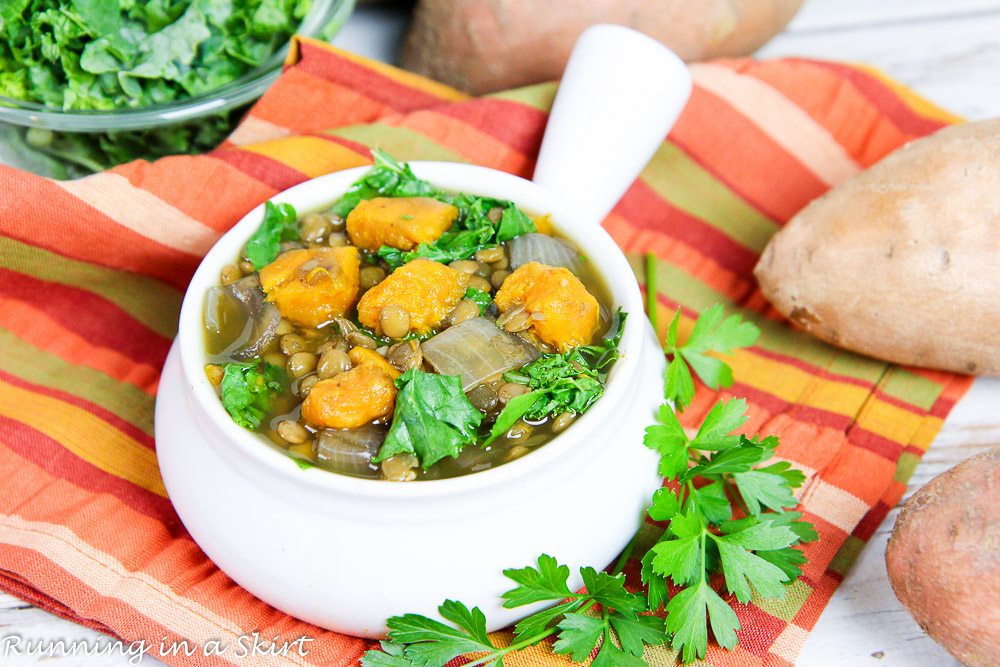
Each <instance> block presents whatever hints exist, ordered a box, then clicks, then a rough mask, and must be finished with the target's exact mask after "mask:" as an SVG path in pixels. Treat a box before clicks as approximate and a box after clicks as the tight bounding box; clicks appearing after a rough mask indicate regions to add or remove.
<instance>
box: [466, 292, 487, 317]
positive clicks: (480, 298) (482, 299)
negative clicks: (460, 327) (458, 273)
mask: <svg viewBox="0 0 1000 667" xmlns="http://www.w3.org/2000/svg"><path fill="white" fill-rule="evenodd" d="M465 298H466V299H468V300H469V301H474V302H475V304H476V305H477V306H479V314H480V315H482V314H483V313H485V312H486V310H487V309H488V308H489V307H490V304H491V303H493V297H492V296H490V293H489V292H484V291H483V290H481V289H476V288H475V287H469V288H468V289H466V290H465Z"/></svg>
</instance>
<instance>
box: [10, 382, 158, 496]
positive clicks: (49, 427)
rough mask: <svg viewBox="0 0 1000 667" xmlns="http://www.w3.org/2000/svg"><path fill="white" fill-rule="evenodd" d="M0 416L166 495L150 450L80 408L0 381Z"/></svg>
mask: <svg viewBox="0 0 1000 667" xmlns="http://www.w3.org/2000/svg"><path fill="white" fill-rule="evenodd" d="M0 416H3V417H8V418H10V419H13V420H15V421H19V422H21V423H23V424H27V425H28V426H30V427H32V428H33V429H35V430H37V431H41V432H42V433H44V434H45V435H47V436H49V437H50V438H52V439H53V440H55V441H56V442H59V443H60V444H62V446H63V447H65V448H66V449H68V450H69V451H71V452H73V454H75V455H76V456H78V457H79V458H81V459H83V460H84V461H86V462H87V463H90V464H91V465H94V466H96V467H98V468H100V469H101V470H103V471H105V472H107V473H109V474H111V475H115V476H116V477H120V478H121V479H124V480H126V481H129V482H132V483H133V484H135V485H136V486H139V487H142V488H143V489H146V490H147V491H152V492H153V493H155V494H157V495H160V496H163V497H166V495H167V490H166V489H165V488H163V480H162V479H160V470H159V467H158V466H157V464H156V455H155V454H154V453H153V451H152V450H150V449H149V448H148V447H144V446H143V445H142V444H140V443H139V442H136V441H135V440H133V439H132V438H130V437H128V436H127V435H125V434H124V433H122V432H121V431H119V430H118V429H116V428H115V427H113V426H111V425H110V424H108V423H107V422H105V421H104V420H102V419H100V418H98V417H96V416H95V415H93V414H91V413H90V412H87V411H86V410H84V409H83V408H79V407H77V406H75V405H70V404H69V403H65V402H63V401H60V400H59V399H56V398H52V397H50V396H44V395H42V394H36V393H34V392H31V391H28V390H26V389H21V388H20V387H15V386H13V385H11V384H8V383H6V382H3V381H0Z"/></svg>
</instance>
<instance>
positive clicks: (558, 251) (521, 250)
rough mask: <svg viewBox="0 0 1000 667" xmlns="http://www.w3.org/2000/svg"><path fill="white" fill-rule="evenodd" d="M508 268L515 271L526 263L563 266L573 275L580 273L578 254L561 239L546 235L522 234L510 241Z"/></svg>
mask: <svg viewBox="0 0 1000 667" xmlns="http://www.w3.org/2000/svg"><path fill="white" fill-rule="evenodd" d="M508 248H509V249H510V266H511V268H514V269H516V268H517V267H519V266H521V265H522V264H527V263H528V262H540V263H542V264H547V265H549V266H563V267H565V268H567V269H569V270H570V271H572V272H573V273H579V271H580V253H578V252H577V251H576V250H575V249H573V248H572V247H571V246H570V245H569V244H568V243H566V242H565V241H563V240H562V239H557V238H556V237H554V236H548V235H546V234H524V235H523V236H518V237H516V238H514V239H511V241H510V243H509V244H508Z"/></svg>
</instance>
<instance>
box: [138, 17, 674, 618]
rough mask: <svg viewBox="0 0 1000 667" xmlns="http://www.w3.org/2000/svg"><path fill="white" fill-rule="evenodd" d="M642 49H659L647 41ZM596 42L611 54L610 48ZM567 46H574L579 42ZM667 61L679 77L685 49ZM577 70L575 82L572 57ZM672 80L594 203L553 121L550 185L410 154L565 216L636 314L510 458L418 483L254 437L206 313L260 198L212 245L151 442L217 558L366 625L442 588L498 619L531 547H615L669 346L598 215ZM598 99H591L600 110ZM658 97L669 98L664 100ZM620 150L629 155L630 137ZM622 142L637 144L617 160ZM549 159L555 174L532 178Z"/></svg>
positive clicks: (318, 189) (318, 611) (589, 554)
mask: <svg viewBox="0 0 1000 667" xmlns="http://www.w3.org/2000/svg"><path fill="white" fill-rule="evenodd" d="M602 30H604V34H603V35H597V37H598V39H597V42H598V44H597V46H601V47H607V46H609V44H608V39H612V40H615V41H621V40H622V39H624V40H625V42H624V46H622V45H621V44H619V45H618V46H619V47H620V48H618V49H617V52H622V49H625V48H626V47H627V48H632V49H633V50H634V49H640V51H642V52H643V53H644V54H645V55H644V57H647V58H648V57H652V56H651V55H649V53H653V54H656V55H657V57H660V51H662V47H659V45H655V46H654V44H653V43H652V42H651V40H647V39H646V38H642V37H641V36H639V37H636V36H635V35H637V33H632V32H631V31H627V30H625V29H621V28H613V29H604V28H602ZM598 32H600V31H598ZM590 34H591V35H593V34H594V33H593V32H591V33H590ZM609 34H610V37H608V35H609ZM584 39H586V35H585V37H584ZM649 49H656V51H652V52H649V53H646V50H649ZM590 51H593V49H590ZM598 52H599V53H600V52H603V53H605V54H606V53H608V51H606V50H605V49H604V48H601V49H600V50H599V51H598ZM669 55H670V56H672V54H669ZM574 61H576V62H579V59H578V58H577V57H576V56H574ZM664 62H669V64H670V66H671V67H677V68H679V69H678V70H677V71H683V74H684V75H686V70H683V67H682V66H680V64H679V61H677V62H676V63H674V60H669V59H667V60H664ZM571 69H572V65H571ZM612 69H614V68H612ZM586 71H587V72H588V73H590V72H591V71H592V70H591V69H587V70H586ZM640 75H641V73H636V76H640ZM676 76H679V75H676V74H675V77H676ZM567 77H568V80H570V81H572V80H573V79H572V78H571V77H569V72H568V73H567ZM675 84H676V82H675V81H672V83H671V85H672V86H674V87H676V86H675ZM688 86H689V84H688ZM563 88H564V91H563V92H561V93H560V98H559V101H557V109H556V110H555V111H554V112H553V116H552V120H550V125H552V124H555V125H557V126H559V125H563V126H564V123H563V122H562V121H560V120H559V114H560V113H562V112H560V111H559V109H558V107H559V105H560V104H562V105H563V108H564V109H566V108H571V107H572V105H568V104H566V103H565V100H566V99H568V98H567V97H566V95H567V93H565V90H566V89H567V84H566V83H564V84H563ZM680 89H681V90H682V91H683V94H684V96H683V99H681V100H680V102H679V103H676V109H673V110H672V111H671V112H670V113H667V114H666V115H667V117H666V118H660V119H658V120H657V123H656V124H655V126H653V125H652V124H649V123H647V124H648V125H650V127H649V128H647V129H648V130H649V132H648V136H647V137H644V138H643V139H642V141H644V142H645V143H646V144H647V145H646V146H645V148H643V149H642V150H639V151H631V153H630V154H629V155H627V156H625V155H624V154H616V156H617V157H608V159H607V160H606V161H605V163H604V164H608V163H610V164H613V165H618V166H619V167H621V168H622V169H624V170H625V172H626V173H624V174H622V173H621V171H620V170H619V171H618V172H616V173H615V174H614V178H609V179H605V180H606V181H614V180H619V181H623V182H624V185H620V186H617V185H616V186H612V187H611V188H608V187H606V186H605V187H604V192H603V200H602V199H601V198H600V197H598V198H594V197H593V196H592V195H594V193H593V192H591V193H588V196H589V197H590V198H589V199H588V204H589V206H588V208H587V209H586V210H585V209H583V208H581V207H579V206H570V205H568V204H567V202H570V201H578V200H577V199H576V198H573V197H570V196H569V195H570V193H567V192H566V191H565V190H564V189H563V188H562V187H561V186H559V185H558V183H559V182H566V183H568V184H569V186H568V187H573V183H575V182H576V181H574V179H567V178H566V173H565V170H566V169H571V168H575V169H585V168H586V165H583V164H579V163H572V162H571V163H569V164H567V163H566V162H564V161H562V158H561V157H560V158H559V161H561V162H562V164H563V166H564V169H558V168H556V166H557V165H558V162H556V158H554V157H546V156H547V155H548V156H554V155H560V156H561V155H570V154H572V153H573V151H572V150H571V149H570V148H569V147H565V146H564V147H563V148H562V149H560V142H559V141H550V139H549V136H550V135H549V134H547V135H546V144H545V146H544V147H543V151H542V156H541V157H540V159H539V167H538V170H537V171H536V181H539V180H541V181H542V185H540V184H539V183H538V182H532V181H527V180H524V179H522V178H518V177H516V176H512V175H509V174H506V173H502V172H498V171H494V170H491V169H485V168H481V167H474V166H469V165H462V164H455V163H441V162H415V163H412V165H411V166H412V167H413V170H414V172H415V173H416V174H417V176H419V177H421V178H424V179H427V180H428V181H430V182H432V183H433V184H435V185H436V186H438V187H441V188H444V189H447V190H453V191H465V192H470V193H475V194H479V195H485V196H492V197H497V198H503V199H510V200H513V201H515V202H516V203H518V204H519V205H520V206H521V207H522V208H524V209H525V210H526V211H528V212H530V213H551V214H552V215H553V218H554V220H555V221H556V224H557V226H559V227H560V228H561V229H562V230H563V232H564V233H565V235H566V236H568V237H569V238H571V239H572V240H573V241H575V242H576V243H577V244H578V245H579V246H580V248H581V249H582V250H583V252H584V253H585V254H586V256H587V257H588V258H590V260H591V261H592V262H593V263H594V264H595V265H596V266H597V267H598V269H599V272H600V274H601V275H602V276H603V277H604V279H605V280H606V282H607V284H608V286H609V288H610V292H611V297H612V299H613V301H614V305H615V306H621V307H622V308H623V309H624V310H625V311H626V312H627V313H628V314H629V317H628V319H627V321H626V325H625V331H624V335H623V338H622V342H621V346H620V350H621V353H622V355H621V358H620V359H619V360H618V361H617V362H616V363H615V365H614V367H613V369H612V371H611V374H610V377H609V379H608V384H607V389H606V394H605V395H604V397H602V398H601V399H600V400H599V401H598V402H597V403H596V404H595V405H594V406H593V407H592V408H591V409H590V411H588V412H587V413H586V414H584V415H583V416H582V417H580V418H579V419H578V420H577V421H576V422H575V423H574V424H573V425H572V426H571V427H570V428H568V429H567V430H566V431H565V432H563V433H562V434H560V435H559V436H557V437H556V438H554V439H553V440H552V441H551V442H549V443H547V444H545V445H543V446H542V447H540V448H539V449H537V450H536V451H533V452H531V453H529V454H527V455H525V456H523V457H522V458H520V459H517V460H515V461H513V462H511V463H507V464H505V465H502V466H500V467H497V468H493V469H489V470H486V471H483V472H478V473H473V474H470V475H466V476H463V477H456V478H452V479H443V480H434V481H426V482H414V483H394V482H385V481H378V480H369V479H360V478H354V477H348V476H342V475H337V474H335V473H331V472H328V471H325V470H322V469H319V468H310V469H306V470H302V469H300V468H299V467H298V465H296V463H295V462H294V461H293V460H292V459H290V458H289V457H287V456H286V455H284V454H283V453H281V452H279V451H278V450H277V449H275V448H273V447H271V446H269V445H268V444H267V443H266V442H265V441H264V440H263V439H262V438H261V437H259V436H257V435H256V434H253V433H250V432H248V431H246V430H244V429H242V428H240V427H239V426H237V425H236V424H235V423H233V421H232V420H231V419H230V418H229V415H228V414H227V413H226V411H225V410H224V409H223V407H222V405H221V403H220V402H219V399H218V397H217V396H216V393H215V391H214V389H213V388H212V386H211V385H210V384H209V382H208V380H207V379H206V377H205V373H204V370H203V369H204V364H205V349H204V339H203V334H202V326H203V323H202V313H203V307H204V299H205V294H206V291H207V289H208V288H209V287H210V286H212V285H214V284H216V283H217V281H218V276H219V272H220V270H221V268H222V267H223V266H224V265H225V264H227V263H230V262H232V261H233V259H234V258H235V257H237V256H238V254H239V252H240V250H241V249H242V247H243V245H244V244H245V242H246V240H247V239H248V238H249V236H250V235H251V234H252V233H253V231H254V230H255V229H256V228H257V227H258V225H259V224H260V222H261V220H262V218H263V206H258V207H257V208H255V209H254V210H253V211H251V212H250V213H249V214H247V215H246V216H245V217H244V218H243V219H242V220H241V221H240V222H239V223H238V224H237V225H236V226H235V227H234V228H233V229H232V230H231V231H230V232H228V233H227V234H226V235H225V236H224V237H223V238H222V239H221V240H220V241H219V242H218V243H217V244H216V245H215V247H214V248H212V250H211V251H210V252H209V253H208V255H207V256H206V257H205V260H204V261H203V263H202V264H201V266H200V268H199V269H198V271H197V272H196V274H195V276H194V278H193V279H192V281H191V285H190V287H189V288H188V292H187V295H186V297H185V299H184V305H183V308H182V311H181V319H180V333H179V335H178V338H177V341H176V342H175V345H174V348H173V349H172V351H171V354H170V356H169V358H168V361H167V365H166V368H165V369H164V373H163V377H162V379H161V383H160V389H159V394H158V396H157V406H156V442H157V456H158V458H159V463H160V469H161V471H162V474H163V479H164V483H165V484H166V487H167V491H168V492H169V495H170V499H171V501H172V502H173V504H174V507H175V508H176V510H177V513H178V514H179V516H180V517H181V520H182V521H183V522H184V525H185V526H186V527H187V529H188V531H189V532H190V534H191V536H192V537H193V538H194V540H195V541H196V542H197V543H198V545H199V546H201V548H202V549H203V550H204V551H205V553H206V554H207V555H208V556H209V557H210V558H211V559H212V560H213V561H214V562H215V563H216V564H217V565H218V566H219V567H220V568H221V569H222V570H223V571H224V572H226V573H227V574H228V575H229V576H231V577H232V578H233V579H234V580H235V581H236V582H237V583H239V584H240V585H241V586H243V587H244V588H246V589H247V590H249V591H250V592H252V593H253V594H254V595H256V596H258V597H259V598H261V599H262V600H264V601H265V602H268V603H270V604H272V605H273V606H275V607H277V608H278V609H281V610H282V611H285V612H287V613H289V614H291V615H293V616H297V617H299V618H301V619H303V620H306V621H309V622H312V623H315V624H317V625H320V626H323V627H326V628H330V629H333V630H336V631H340V632H345V633H348V634H352V635H359V636H371V637H374V636H380V635H382V633H384V631H385V620H386V618H387V617H389V616H392V615H396V614H402V613H406V612H415V613H422V614H427V615H432V616H433V615H435V613H436V608H437V606H438V605H439V604H440V603H441V602H442V601H443V600H444V599H445V598H452V599H459V600H462V601H464V602H465V603H467V604H469V605H470V606H472V605H477V606H479V607H480V608H481V609H482V610H483V611H484V612H485V613H486V616H487V618H488V621H489V626H490V628H491V629H496V628H500V627H503V626H505V625H507V624H509V623H511V622H513V621H515V620H517V619H518V618H520V617H522V616H523V615H524V613H525V610H524V609H519V610H507V609H503V608H502V607H501V606H500V602H501V600H500V594H501V593H502V592H503V591H505V590H507V589H509V588H510V587H511V586H512V582H510V581H509V580H508V579H506V578H504V577H503V575H502V571H503V570H504V569H505V568H509V567H521V566H524V565H529V564H532V563H533V562H534V560H535V559H536V557H537V556H538V555H539V554H541V553H548V554H550V555H553V556H555V557H556V558H558V559H559V560H560V561H561V562H564V563H566V564H569V565H571V566H572V567H573V568H574V572H575V569H576V567H577V566H581V565H592V566H595V567H602V566H604V565H606V564H607V563H609V562H610V561H611V560H612V559H613V558H614V557H615V556H616V555H617V554H618V553H619V552H620V551H621V549H622V548H623V547H624V546H625V545H626V543H627V542H628V540H629V539H630V538H631V536H632V535H633V533H634V532H635V531H636V529H637V527H638V525H639V522H640V520H641V516H642V512H643V510H644V506H645V503H647V502H648V499H649V496H650V494H651V493H652V492H653V491H654V490H655V489H656V488H657V486H658V485H659V484H660V479H659V478H658V476H657V475H656V460H657V458H656V456H655V455H654V453H653V452H651V451H650V450H648V449H646V448H645V447H644V446H643V444H642V432H643V429H644V427H645V426H646V425H647V424H649V423H650V422H651V420H652V419H653V416H654V412H655V409H656V407H657V406H658V405H659V404H660V403H661V402H662V386H663V385H662V373H663V366H664V359H663V355H662V352H661V351H660V349H659V346H658V345H657V343H656V340H655V338H654V336H653V333H652V331H651V329H650V327H649V325H648V323H647V322H646V319H645V318H644V316H643V300H642V297H641V294H640V291H639V288H638V286H637V284H636V281H635V277H634V275H633V273H632V270H631V268H630V266H629V264H628V262H627V261H626V259H625V257H624V256H623V255H622V253H621V251H620V250H619V249H618V247H617V246H616V245H615V243H614V242H613V241H612V239H611V238H610V237H609V236H608V234H607V233H606V232H605V231H604V230H603V229H602V228H601V227H599V226H598V225H597V224H596V222H595V221H596V220H599V219H600V218H601V217H603V214H604V213H605V212H606V210H607V209H608V208H610V206H611V205H612V204H613V203H614V201H615V200H617V198H618V197H619V196H620V195H621V192H622V190H623V189H624V187H625V185H627V184H628V183H630V182H631V180H632V179H634V177H635V174H637V173H638V170H639V169H640V168H641V166H642V164H644V163H645V162H646V160H648V158H649V156H650V155H651V154H652V151H653V150H654V149H655V147H656V145H658V144H659V141H660V140H662V137H663V136H664V135H665V134H666V130H667V128H668V127H669V124H671V123H672V121H673V119H674V118H675V117H676V113H677V112H679V110H680V106H682V105H683V102H684V100H686V92H687V89H685V88H684V86H683V82H682V85H681V86H680ZM648 92H649V91H643V95H644V96H648V95H647V93H648ZM675 92H676V91H675ZM646 101H647V102H648V101H649V100H646ZM674 103H675V102H672V104H674ZM595 106H599V105H591V108H593V107H595ZM652 111H653V112H654V113H659V114H660V115H661V116H662V115H663V114H664V109H663V107H662V104H660V105H659V106H657V107H656V108H654V109H653V110H652ZM671 113H672V115H671ZM573 118H574V121H576V120H578V118H579V116H577V115H574V116H573ZM664 124H665V125H666V127H663V126H662V125H664ZM564 134H565V133H564ZM567 136H570V137H571V136H572V133H569V135H567ZM649 137H653V138H655V139H656V141H655V143H651V142H650V139H649ZM640 143H641V142H640ZM624 153H629V149H627V147H626V149H624ZM623 157H628V160H626V161H625V162H623V161H622V159H623ZM629 161H630V162H629ZM632 162H634V163H636V164H631V163H632ZM367 169H368V168H367V167H363V168H359V169H351V170H347V171H342V172H337V173H334V174H330V175H327V176H322V177H320V178H316V179H313V180H311V181H308V182H305V183H302V184H300V185H298V186H295V187H293V188H291V189H289V190H287V191H285V192H283V193H281V194H279V195H277V196H276V197H274V198H273V201H276V202H288V203H290V204H292V205H293V206H295V208H296V210H297V211H299V212H300V213H304V212H308V211H313V210H318V209H323V208H325V207H327V206H329V205H330V204H331V203H333V202H334V201H335V200H337V199H338V198H339V197H340V195H341V194H342V193H343V192H344V191H345V190H346V189H347V188H348V187H349V186H350V184H351V183H352V182H354V181H355V180H356V179H357V178H358V177H359V176H361V175H362V174H363V173H364V172H365V171H367ZM629 170H632V171H631V173H629ZM546 171H548V172H549V173H550V174H554V176H552V177H549V178H544V177H542V178H539V175H540V173H543V172H546ZM601 182H604V181H601ZM615 188H617V190H615ZM602 209H603V210H602ZM579 583H580V582H579V580H574V581H572V582H571V584H572V585H575V586H578V585H579Z"/></svg>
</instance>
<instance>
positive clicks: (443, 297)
mask: <svg viewBox="0 0 1000 667" xmlns="http://www.w3.org/2000/svg"><path fill="white" fill-rule="evenodd" d="M468 283H469V276H468V274H466V273H462V272H461V271H456V270H455V269H453V268H451V267H450V266H445V265H444V264H439V263H438V262H432V261H431V260H429V259H415V260H413V261H412V262H407V263H406V264H404V265H403V266H401V267H399V268H398V269H396V270H395V271H393V272H392V273H391V274H389V276H388V277H387V278H386V279H385V280H383V281H382V282H380V283H379V284H378V285H376V286H375V287H373V288H371V289H370V290H368V291H367V292H365V294H364V296H362V297H361V300H360V301H359V302H358V320H360V321H361V324H363V325H365V326H366V327H368V328H369V329H374V330H375V331H377V332H379V333H381V332H382V329H381V325H380V323H379V316H380V315H381V314H382V309H383V308H385V307H386V306H388V305H390V304H393V305H396V306H399V307H400V308H402V309H403V310H405V311H406V312H407V313H408V314H409V316H410V331H415V332H417V333H424V332H426V331H429V330H431V329H433V328H435V327H437V326H438V325H440V324H441V322H443V321H444V318H445V317H447V316H448V313H450V312H451V311H452V309H453V308H454V307H455V306H456V305H458V302H459V301H461V300H462V297H463V296H465V289H466V286H467V285H468Z"/></svg>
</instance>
